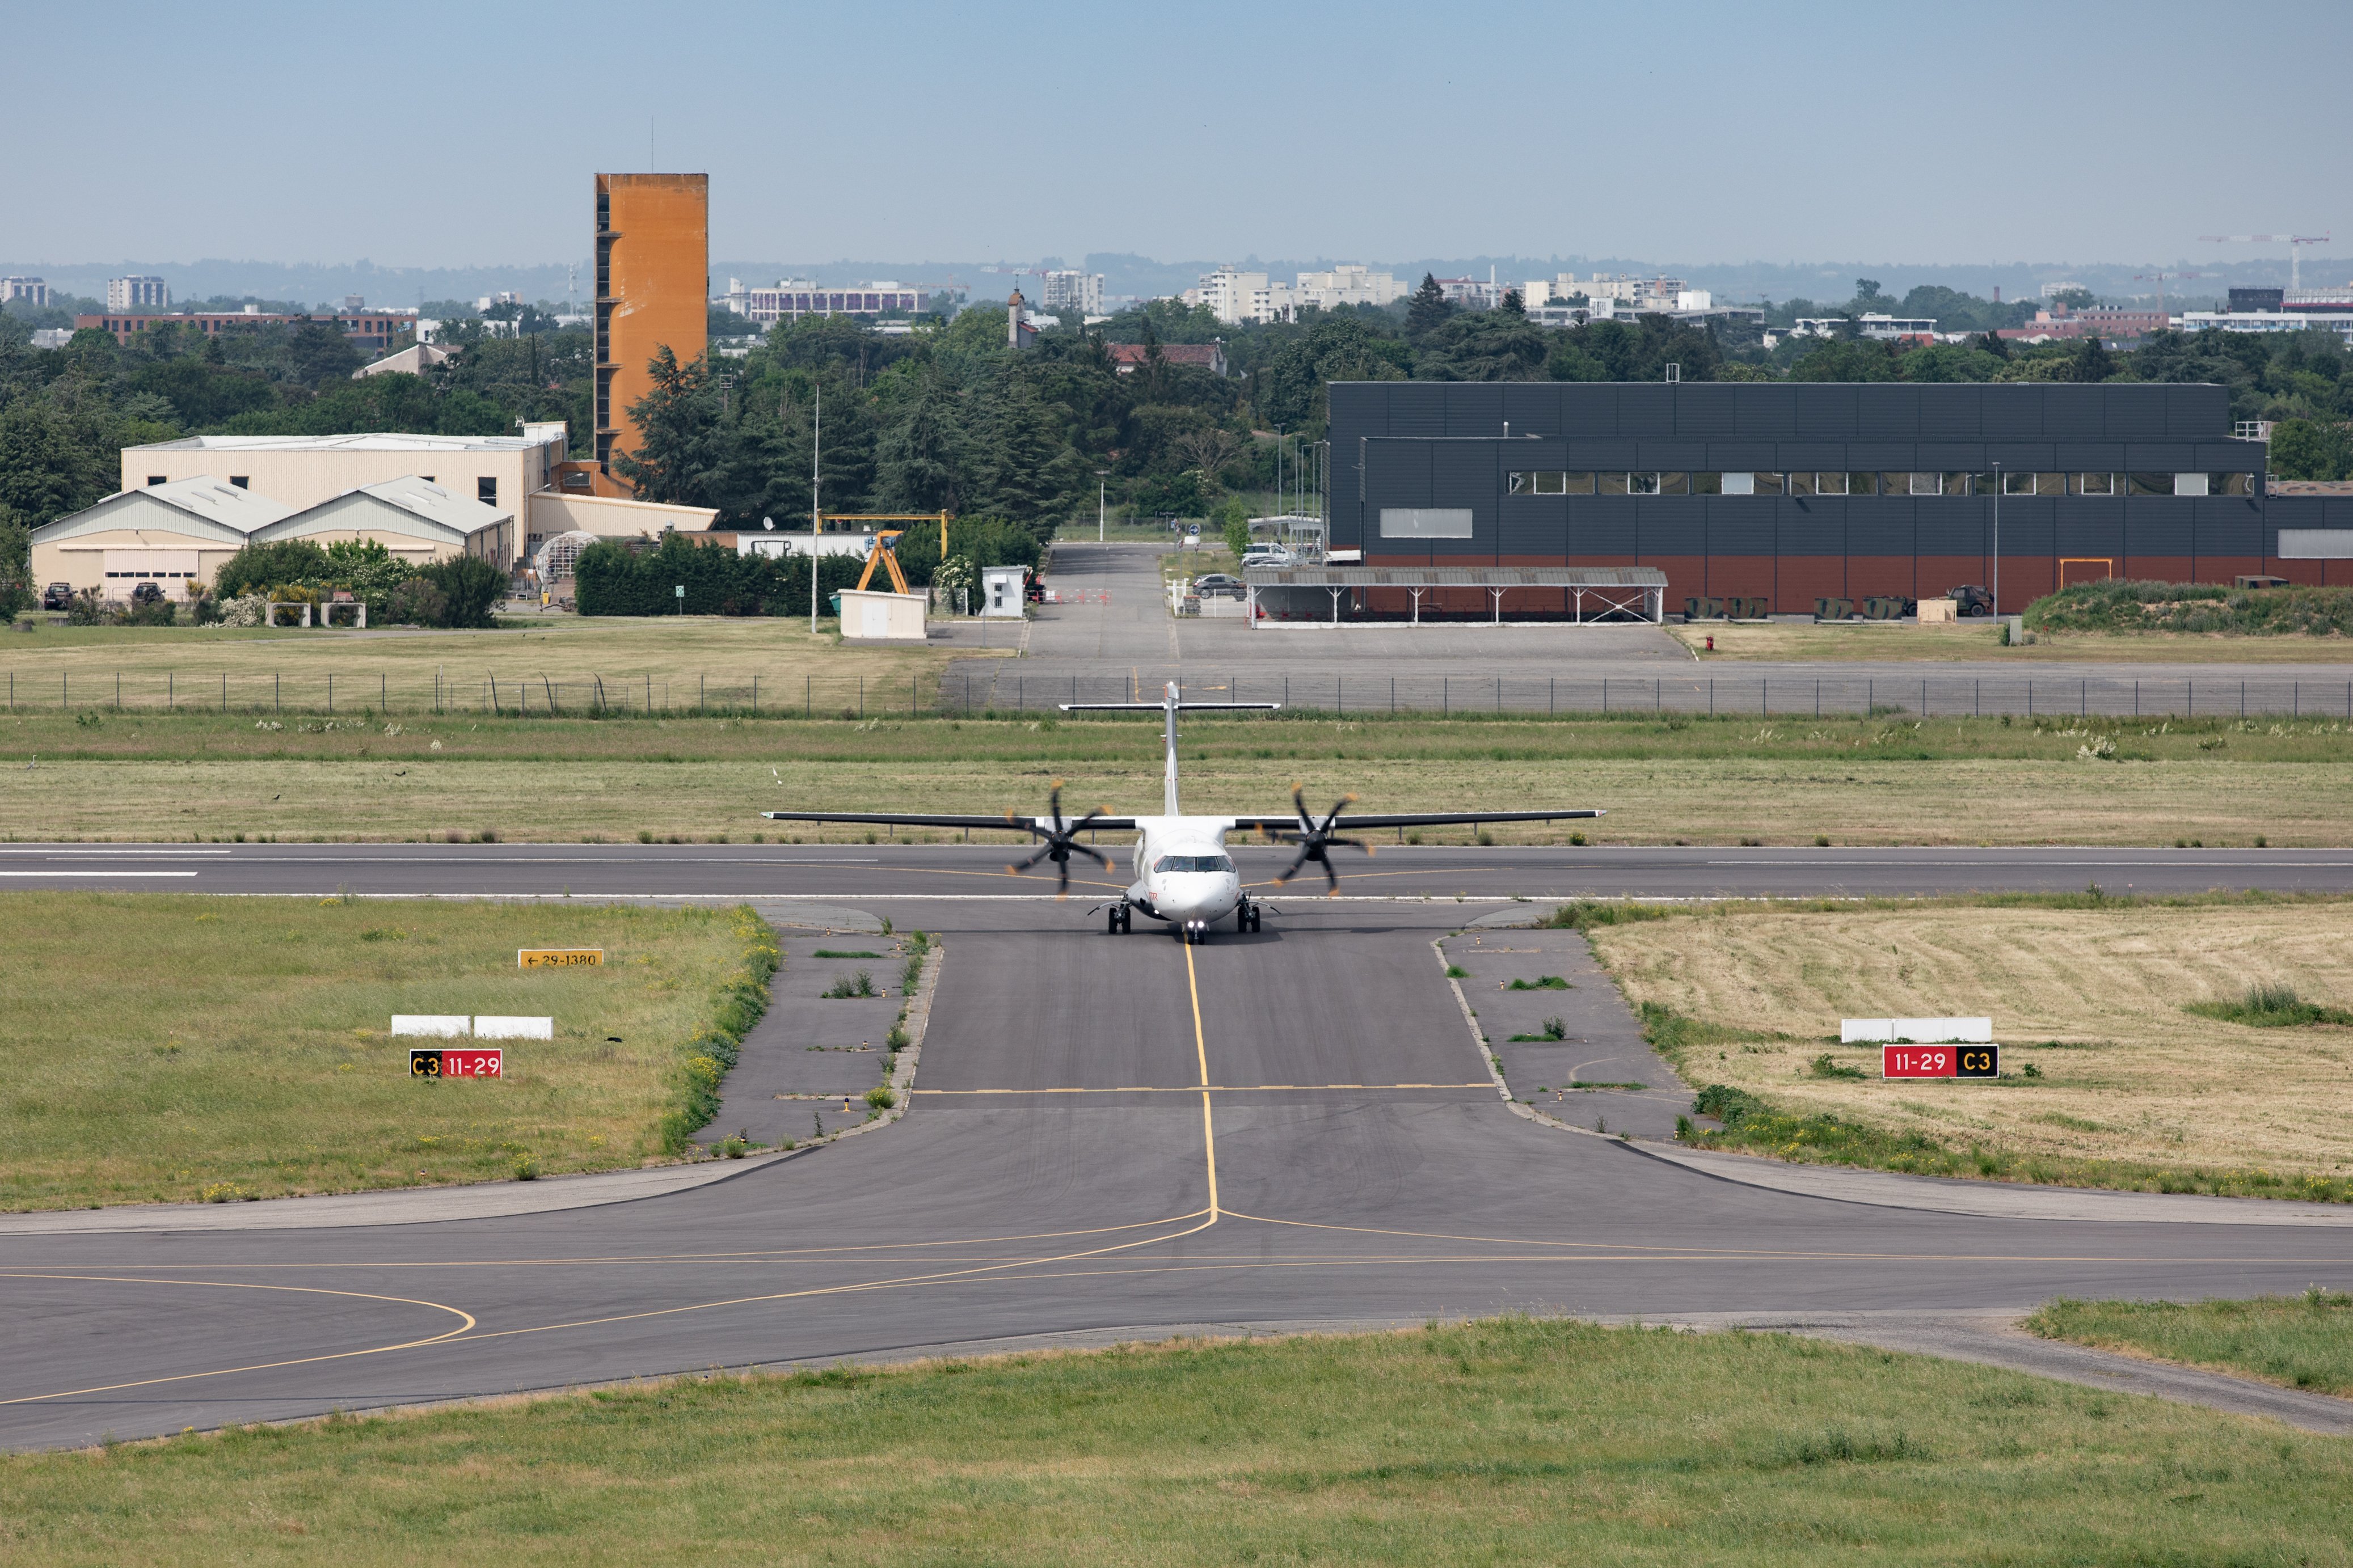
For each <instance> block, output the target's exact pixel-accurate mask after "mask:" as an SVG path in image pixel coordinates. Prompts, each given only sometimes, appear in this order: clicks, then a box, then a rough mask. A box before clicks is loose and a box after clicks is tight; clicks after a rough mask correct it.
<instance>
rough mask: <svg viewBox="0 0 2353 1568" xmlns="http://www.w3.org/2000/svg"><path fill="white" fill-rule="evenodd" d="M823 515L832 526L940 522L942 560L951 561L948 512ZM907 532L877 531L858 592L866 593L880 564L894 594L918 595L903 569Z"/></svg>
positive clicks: (894, 530) (886, 529)
mask: <svg viewBox="0 0 2353 1568" xmlns="http://www.w3.org/2000/svg"><path fill="white" fill-rule="evenodd" d="M820 515H821V517H822V518H823V520H824V521H825V523H826V524H827V526H828V527H830V526H831V525H832V524H834V523H837V522H850V523H871V522H937V523H938V524H939V525H940V559H941V560H943V561H945V560H946V559H947V558H948V513H946V512H944V511H942V512H939V513H936V514H934V513H932V512H928V511H875V512H848V511H828V512H824V513H821V514H820ZM905 532H906V530H905V529H903V528H878V529H876V530H875V531H874V549H873V550H872V552H870V553H869V554H868V555H867V557H866V570H865V571H864V572H862V573H860V574H859V578H858V592H860V593H861V594H862V593H864V592H865V591H866V584H869V583H871V582H872V581H874V567H875V564H876V563H878V562H879V563H881V566H882V569H883V570H884V571H885V572H887V573H888V574H890V577H891V588H892V592H893V593H898V594H912V593H913V592H914V590H913V588H911V587H909V586H908V585H907V574H905V573H904V572H902V571H900V570H899V548H898V540H899V538H900V536H901V535H902V534H903V533H905Z"/></svg>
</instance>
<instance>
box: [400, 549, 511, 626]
mask: <svg viewBox="0 0 2353 1568" xmlns="http://www.w3.org/2000/svg"><path fill="white" fill-rule="evenodd" d="M417 575H418V576H420V577H423V578H424V579H425V580H426V581H427V582H428V583H430V584H433V585H434V586H435V587H437V588H438V589H440V590H441V593H442V595H443V597H444V598H446V599H447V600H448V609H447V610H446V611H445V612H444V616H443V620H442V624H443V625H444V626H458V627H474V626H494V625H496V624H497V623H496V622H494V621H492V620H491V605H495V604H497V603H498V602H499V595H501V593H503V592H505V590H506V585H507V574H505V573H503V572H501V571H500V570H499V569H498V568H497V567H495V566H493V565H491V563H489V562H487V561H483V560H479V559H477V558H476V557H474V556H471V555H460V556H458V557H457V558H456V559H454V560H450V561H437V562H435V563H432V564H431V565H429V566H427V567H425V568H423V569H422V570H421V571H419V572H418V574H417Z"/></svg>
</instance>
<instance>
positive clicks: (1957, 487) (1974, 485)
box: [1945, 474, 1993, 496]
mask: <svg viewBox="0 0 2353 1568" xmlns="http://www.w3.org/2000/svg"><path fill="white" fill-rule="evenodd" d="M1945 493H1946V494H1947V495H1948V496H1966V495H1980V496H1988V495H1991V494H1993V477H1992V476H1991V475H1989V474H1947V475H1946V476H1945Z"/></svg>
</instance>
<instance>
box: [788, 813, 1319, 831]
mask: <svg viewBox="0 0 2353 1568" xmlns="http://www.w3.org/2000/svg"><path fill="white" fill-rule="evenodd" d="M760 815H761V816H765V817H766V818H767V819H768V820H769V821H771V822H856V823H864V824H866V825H868V826H874V827H979V828H993V829H995V830H996V831H997V832H999V833H1040V834H1043V833H1051V832H1052V831H1053V830H1052V827H1051V826H1050V824H1049V823H1048V822H1047V820H1046V819H1045V818H1044V817H1039V816H1015V815H1014V814H1013V813H1011V812H1009V811H1008V812H1006V813H1004V814H1002V815H1001V816H920V815H916V814H913V813H905V812H894V811H862V812H861V811H764V812H762V813H761V814H760ZM1284 820H1286V821H1288V820H1290V819H1289V818H1285V819H1284ZM1081 826H1085V827H1089V828H1109V829H1112V830H1113V831H1117V830H1119V829H1122V828H1133V827H1134V826H1135V818H1134V817H1132V816H1097V817H1092V818H1085V819H1082V818H1080V817H1075V816H1066V817H1064V818H1063V819H1062V827H1063V829H1064V831H1066V832H1067V831H1071V830H1074V829H1076V828H1079V827H1081Z"/></svg>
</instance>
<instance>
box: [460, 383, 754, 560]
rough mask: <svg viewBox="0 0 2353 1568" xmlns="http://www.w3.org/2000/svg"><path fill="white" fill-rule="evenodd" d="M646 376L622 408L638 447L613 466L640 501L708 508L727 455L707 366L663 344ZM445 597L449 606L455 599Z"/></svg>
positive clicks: (619, 452) (619, 453) (620, 454)
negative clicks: (684, 359)
mask: <svg viewBox="0 0 2353 1568" xmlns="http://www.w3.org/2000/svg"><path fill="white" fill-rule="evenodd" d="M646 373H647V374H648V375H649V376H650V377H651V378H652V380H653V385H652V387H651V388H650V389H649V390H648V392H647V393H646V395H644V396H643V397H640V398H639V399H638V401H637V402H635V403H633V404H631V405H629V410H628V413H629V418H630V419H631V420H632V421H634V422H635V423H636V425H637V427H638V444H637V446H636V447H635V448H633V449H628V450H622V449H619V448H616V449H615V452H614V454H613V467H614V468H617V470H619V472H620V475H621V477H622V478H623V479H627V480H628V481H629V483H630V485H631V486H633V487H634V488H635V489H636V490H637V493H638V500H649V501H663V502H667V503H669V504H671V505H674V506H710V505H712V501H711V500H710V499H709V498H710V495H711V492H712V489H715V488H716V486H717V482H718V479H719V477H720V470H721V468H722V467H723V465H724V463H725V461H726V456H727V452H726V441H725V439H724V437H723V433H722V431H721V429H720V420H719V394H718V389H717V388H716V387H714V386H713V385H712V381H711V362H710V361H709V360H707V359H698V360H695V361H692V362H691V363H687V364H681V363H678V356H677V355H676V354H674V353H671V352H670V345H669V344H668V343H664V344H662V345H661V346H660V347H659V348H658V349H656V350H655V351H654V357H653V358H652V359H651V360H649V361H648V362H647V364H646ZM445 591H446V590H445ZM451 599H452V602H453V603H454V602H455V601H456V595H451Z"/></svg>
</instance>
